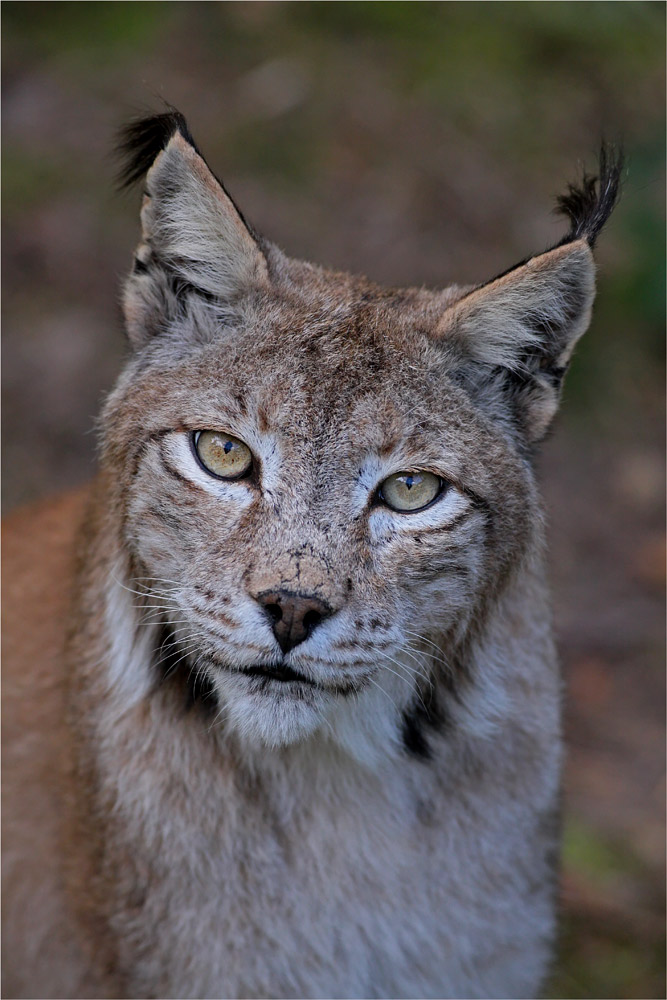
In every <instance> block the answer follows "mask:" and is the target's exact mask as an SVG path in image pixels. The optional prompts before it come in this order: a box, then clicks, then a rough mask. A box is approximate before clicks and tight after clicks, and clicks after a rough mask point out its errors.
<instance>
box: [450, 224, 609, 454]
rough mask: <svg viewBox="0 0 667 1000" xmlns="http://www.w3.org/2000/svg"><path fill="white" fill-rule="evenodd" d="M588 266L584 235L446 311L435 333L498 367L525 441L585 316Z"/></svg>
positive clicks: (542, 418)
mask: <svg viewBox="0 0 667 1000" xmlns="http://www.w3.org/2000/svg"><path fill="white" fill-rule="evenodd" d="M594 296H595V264H594V262H593V254H592V253H591V250H590V248H589V246H588V244H587V243H586V241H585V240H577V241H576V242H574V243H570V244H568V245H566V246H561V247H557V248H556V249H554V250H549V251H548V252H547V253H544V254H541V255H540V256H539V257H534V258H533V259H532V260H529V261H528V262H527V263H526V264H523V265H521V266H519V267H517V268H515V269H514V270H513V271H510V272H509V273H508V274H505V275H503V276H502V277H500V278H497V279H496V280H495V281H492V282H490V283H489V284H488V285H484V286H483V287H481V288H478V289H476V290H474V291H472V292H470V293H469V294H468V295H466V296H465V297H464V298H463V299H461V300H460V301H459V302H458V303H456V304H455V305H454V306H453V307H452V308H451V309H449V310H448V311H447V312H446V313H445V316H444V317H443V322H442V325H441V330H440V335H441V336H442V337H443V338H446V339H448V340H450V341H455V342H457V343H458V344H460V346H461V347H462V349H463V351H464V354H465V355H466V356H467V357H468V358H470V359H472V360H474V361H476V362H481V363H482V364H483V365H484V366H490V367H492V368H494V369H501V371H504V372H505V382H506V384H507V385H508V386H509V387H511V390H512V393H513V396H514V400H515V402H516V404H517V415H518V416H520V418H521V422H522V424H523V428H524V430H525V432H526V434H527V436H528V438H529V440H531V441H537V440H539V439H540V438H541V437H542V436H543V435H544V433H545V431H546V429H547V427H548V426H549V423H550V422H551V419H552V418H553V416H554V414H555V412H556V409H557V406H558V395H559V389H560V383H561V380H562V377H563V375H564V374H565V371H566V369H567V366H568V362H569V360H570V356H571V354H572V351H573V349H574V345H575V344H576V342H577V340H578V339H579V337H580V336H581V335H582V334H583V333H584V332H585V330H586V328H587V326H588V323H589V321H590V315H591V307H592V305H593V298H594Z"/></svg>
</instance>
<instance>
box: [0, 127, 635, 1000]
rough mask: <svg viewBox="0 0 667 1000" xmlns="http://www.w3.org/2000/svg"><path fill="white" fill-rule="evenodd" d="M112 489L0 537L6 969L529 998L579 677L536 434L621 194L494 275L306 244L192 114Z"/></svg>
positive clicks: (607, 191) (574, 196) (111, 407)
mask: <svg viewBox="0 0 667 1000" xmlns="http://www.w3.org/2000/svg"><path fill="white" fill-rule="evenodd" d="M124 152H125V155H126V158H127V159H126V171H125V179H126V180H127V182H128V183H130V182H134V181H136V180H138V179H139V178H141V177H143V176H144V175H146V176H145V194H144V199H143V207H142V210H141V223H142V237H141V242H140V244H139V247H138V250H137V251H136V257H135V260H134V267H133V271H132V274H131V276H130V277H129V279H128V281H127V284H126V287H125V293H124V311H125V319H126V326H127V334H128V338H129V342H130V345H131V352H130V356H129V358H128V360H127V362H126V364H125V367H124V369H123V371H122V373H121V375H120V378H119V379H118V382H117V384H116V386H115V388H114V390H113V391H112V392H111V394H110V395H109V397H108V399H107V401H106V405H105V406H104V410H103V413H102V418H101V424H100V426H101V447H100V468H99V474H98V476H97V478H96V480H95V481H94V483H93V484H92V486H91V487H90V488H89V489H88V490H86V491H84V492H83V494H76V495H70V496H68V497H66V498H64V499H61V500H59V501H57V502H55V503H50V504H47V505H45V506H43V507H41V508H38V509H36V510H32V511H28V512H24V513H22V514H19V515H17V516H16V517H14V518H13V519H12V520H11V521H10V523H9V524H8V525H7V527H6V531H5V566H6V571H5V580H6V592H7V593H6V599H5V612H6V630H5V648H4V652H5V682H4V698H5V722H4V735H5V745H6V749H5V768H4V770H5V777H4V796H5V806H4V810H3V817H4V823H5V832H4V846H5V888H4V909H5V930H4V935H3V942H4V947H5V960H4V967H5V977H6V980H5V992H4V995H5V996H7V997H211V998H220V997H533V996H535V995H536V993H537V991H538V990H539V989H540V987H541V984H542V983H543V981H544V978H545V975H546V973H547V972H548V967H549V962H550V959H551V955H552V948H553V941H554V934H555V907H556V902H555V894H556V881H557V857H558V839H559V833H558V827H559V816H558V813H559V809H558V799H559V775H560V766H561V734H560V722H559V706H560V679H559V672H558V667H557V663H556V657H555V654H554V646H553V641H552V634H551V627H550V611H549V597H548V593H547V587H546V584H545V573H544V532H543V516H542V513H541V507H540V500H539V496H538V491H537V487H536V483H535V477H534V472H533V460H534V456H535V454H536V451H537V449H538V446H539V443H540V441H541V440H542V439H543V438H544V435H545V433H546V431H547V428H548V427H549V424H550V422H551V420H552V417H553V416H554V412H555V410H556V407H557V404H558V397H559V388H560V384H561V381H562V378H563V375H564V373H565V370H566V368H567V366H568V362H569V360H570V356H571V354H572V350H573V347H574V345H575V343H576V341H577V339H578V338H579V337H580V336H581V334H582V333H583V332H584V331H585V329H586V327H587V325H588V322H589V317H590V312H591V304H592V301H593V296H594V270H595V269H594V263H593V257H592V252H591V250H592V247H593V244H594V242H595V239H596V237H597V235H598V233H599V231H600V229H601V227H602V225H603V223H604V222H605V221H606V219H607V217H608V215H609V213H610V212H611V210H612V208H613V206H614V204H615V201H616V198H617V192H618V186H619V170H620V163H619V158H618V157H617V156H616V154H613V153H611V152H609V151H605V150H603V152H602V154H601V162H600V170H599V179H595V178H591V177H587V176H585V177H584V181H583V184H582V185H581V186H579V187H571V188H570V189H569V191H568V193H567V194H566V195H565V196H564V197H563V198H561V200H560V208H561V210H562V211H563V212H564V213H565V214H566V215H567V216H568V217H569V220H570V229H569V231H568V233H567V235H566V236H564V238H563V239H562V240H561V241H560V243H558V244H557V245H556V246H555V247H553V248H551V249H549V250H547V251H546V252H544V253H541V254H539V255H537V256H534V257H531V258H530V259H528V260H526V261H525V262H522V263H521V264H519V265H517V266H516V267H514V268H512V269H510V270H509V271H507V272H506V273H505V274H503V275H501V276H500V277H497V278H495V279H493V280H491V281H489V282H487V283H485V284H482V285H478V286H474V287H466V288H463V287H455V286H452V287H449V288H447V289H445V290H444V291H427V290H424V289H414V288H408V289H385V288H380V287H378V286H376V285H374V284H372V283H371V282H370V281H368V280H366V279H365V278H361V277H354V276H351V275H349V274H342V273H335V272H332V271H329V270H324V269H322V268H320V267H316V266H314V265H312V264H309V263H305V262H303V261H298V260H292V259H290V258H288V257H287V256H285V254H284V253H283V252H282V251H281V250H279V249H278V248H277V247H276V246H275V245H273V244H272V243H270V242H268V241H267V240H265V239H264V238H263V237H261V236H259V235H258V234H257V233H256V232H255V231H254V230H253V229H252V227H251V226H250V225H249V224H248V223H247V222H246V220H245V219H244V217H243V216H242V215H241V213H240V211H239V210H238V209H237V207H236V206H235V204H234V202H233V201H232V200H231V198H230V196H229V195H228V194H227V192H226V190H225V188H224V187H223V186H222V184H221V183H220V182H219V181H218V180H217V179H216V177H215V176H214V174H213V173H212V172H211V170H210V169H209V167H208V166H207V163H206V161H205V160H204V158H203V156H202V155H201V153H200V152H199V150H198V148H197V146H196V145H195V143H194V141H193V139H192V137H191V135H190V132H189V130H188V127H187V125H186V123H185V121H184V119H183V118H182V116H181V115H180V114H179V113H177V112H172V111H170V112H168V113H165V114H162V115H157V116H154V117H151V118H149V119H143V120H141V121H138V122H134V123H133V124H131V125H130V126H129V127H128V129H127V131H126V133H125V142H124Z"/></svg>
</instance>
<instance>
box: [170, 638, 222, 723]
mask: <svg viewBox="0 0 667 1000" xmlns="http://www.w3.org/2000/svg"><path fill="white" fill-rule="evenodd" d="M154 665H155V670H156V673H157V678H158V683H159V685H160V686H163V685H165V684H169V685H170V686H171V687H172V688H173V689H174V690H175V691H177V692H178V693H179V696H180V699H181V702H182V705H183V710H184V712H187V711H191V710H192V709H195V708H196V709H198V710H199V711H201V712H202V713H203V714H204V716H205V717H207V718H209V717H211V716H213V715H214V714H215V712H216V711H217V709H218V699H217V696H216V694H215V689H214V687H213V685H212V683H211V682H210V680H209V679H208V678H207V677H206V675H205V674H204V673H203V672H202V671H201V670H199V671H198V670H193V669H192V664H191V663H190V658H189V656H185V657H184V656H183V653H182V651H181V650H180V647H179V645H178V642H177V641H176V637H175V636H174V634H173V632H172V630H171V628H170V627H169V626H168V625H163V626H162V627H161V629H160V631H159V633H158V642H157V644H156V648H155V655H154Z"/></svg>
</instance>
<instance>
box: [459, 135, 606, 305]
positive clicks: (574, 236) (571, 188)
mask: <svg viewBox="0 0 667 1000" xmlns="http://www.w3.org/2000/svg"><path fill="white" fill-rule="evenodd" d="M598 164H599V165H598V176H596V175H594V174H587V173H585V172H584V174H583V177H582V179H581V184H580V185H576V184H569V185H568V189H567V192H566V194H563V195H560V196H559V197H558V198H557V199H556V208H555V209H554V211H555V212H556V213H557V214H559V215H566V216H567V217H568V219H569V220H570V229H569V231H568V232H567V233H566V234H565V236H564V237H563V238H562V239H561V240H559V241H558V243H555V244H554V245H553V246H552V247H549V248H548V249H547V250H545V251H543V252H544V253H548V252H549V250H555V249H556V247H561V246H564V245H565V244H566V243H573V242H574V241H575V240H579V239H585V240H586V242H587V243H588V245H589V246H590V247H593V246H595V241H596V240H597V238H598V236H599V235H600V231H601V230H602V227H603V226H604V224H605V222H606V221H607V219H608V218H609V216H610V215H611V213H612V212H613V210H614V208H615V207H616V205H617V204H618V199H619V197H620V193H621V174H622V172H623V165H624V158H623V151H622V150H621V149H619V148H616V147H615V146H612V145H607V144H606V143H602V144H601V146H600V154H599V161H598ZM535 256H538V257H539V256H541V254H531V255H530V256H529V257H524V258H523V260H520V261H519V262H518V263H516V264H512V266H511V267H508V268H506V269H505V270H504V271H501V272H500V273H499V274H496V275H494V276H493V278H490V279H489V280H488V281H484V282H483V283H482V284H481V285H476V286H475V288H472V289H471V290H470V291H469V292H466V294H465V295H463V296H462V297H461V299H460V300H459V301H461V302H462V301H463V300H464V299H466V298H467V297H468V295H471V294H472V293H473V292H476V291H478V290H479V289H480V288H484V287H486V286H487V285H491V284H493V282H494V281H498V280H499V278H504V277H505V275H507V274H511V273H512V271H517V270H518V269H519V268H520V267H523V266H524V264H527V263H528V262H529V261H530V260H533V259H534V257H535Z"/></svg>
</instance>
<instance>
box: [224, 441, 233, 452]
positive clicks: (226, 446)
mask: <svg viewBox="0 0 667 1000" xmlns="http://www.w3.org/2000/svg"><path fill="white" fill-rule="evenodd" d="M233 447H234V445H233V444H232V442H231V441H225V444H224V450H225V454H226V455H228V454H229V452H230V451H231V450H232V448H233Z"/></svg>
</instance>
